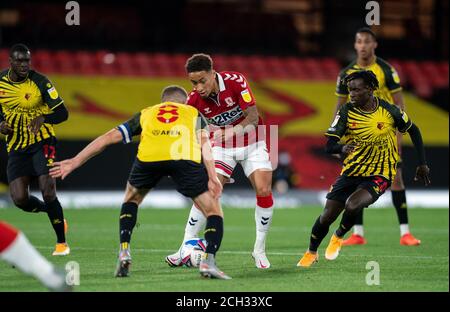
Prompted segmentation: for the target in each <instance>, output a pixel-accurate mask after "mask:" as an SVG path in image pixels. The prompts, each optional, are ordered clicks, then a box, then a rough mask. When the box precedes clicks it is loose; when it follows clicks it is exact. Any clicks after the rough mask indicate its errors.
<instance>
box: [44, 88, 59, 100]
mask: <svg viewBox="0 0 450 312" xmlns="http://www.w3.org/2000/svg"><path fill="white" fill-rule="evenodd" d="M47 92H48V94H49V95H50V98H51V99H52V100H56V99H57V98H58V91H56V89H55V87H51V88H50V89H48V90H47Z"/></svg>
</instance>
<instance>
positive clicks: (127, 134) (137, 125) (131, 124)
mask: <svg viewBox="0 0 450 312" xmlns="http://www.w3.org/2000/svg"><path fill="white" fill-rule="evenodd" d="M116 129H117V130H119V131H120V133H121V134H122V142H123V143H124V144H128V143H130V142H131V141H132V138H133V136H135V135H139V134H141V132H142V128H141V113H140V112H139V113H137V114H135V115H134V116H133V117H131V119H130V120H128V121H126V122H124V123H123V124H121V125H118V126H117V127H116Z"/></svg>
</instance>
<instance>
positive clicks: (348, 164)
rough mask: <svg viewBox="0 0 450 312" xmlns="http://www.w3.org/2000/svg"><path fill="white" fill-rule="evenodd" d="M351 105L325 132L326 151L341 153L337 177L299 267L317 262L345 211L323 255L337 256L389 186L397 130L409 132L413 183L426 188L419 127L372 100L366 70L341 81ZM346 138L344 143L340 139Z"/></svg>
mask: <svg viewBox="0 0 450 312" xmlns="http://www.w3.org/2000/svg"><path fill="white" fill-rule="evenodd" d="M345 83H346V84H347V86H348V90H349V93H350V102H349V103H347V104H345V105H344V106H342V107H341V109H340V110H339V112H338V113H337V115H336V117H335V119H334V121H333V123H332V124H331V126H330V128H328V131H327V132H326V136H327V137H328V142H327V147H326V151H327V152H328V153H330V154H335V153H338V154H341V153H343V154H345V155H346V157H345V160H344V164H343V169H342V171H341V175H340V176H339V177H338V178H337V180H336V182H335V183H334V184H333V186H332V187H331V189H330V191H329V193H328V194H327V201H326V203H325V209H324V211H323V212H322V214H321V215H320V216H319V218H317V220H316V222H315V224H314V226H313V228H312V232H311V238H310V245H309V249H308V251H307V252H306V253H305V254H304V256H303V257H302V258H301V259H300V261H299V262H298V264H297V265H298V266H302V267H309V266H311V264H313V263H314V262H316V261H317V259H318V254H317V249H318V247H319V245H320V243H321V242H322V240H323V238H324V237H325V236H326V235H327V233H328V230H329V227H330V225H331V224H332V223H333V222H334V221H335V220H336V219H337V217H338V216H339V215H340V214H341V212H342V211H344V214H343V216H342V220H341V223H340V225H339V228H338V229H337V230H336V232H335V233H334V234H333V236H332V238H331V241H330V243H329V245H328V247H327V249H326V251H325V258H326V259H328V260H334V259H336V258H337V256H338V254H339V251H340V249H341V246H342V242H343V237H344V235H345V234H346V233H347V232H348V231H349V230H350V229H351V228H352V226H353V225H354V224H355V220H356V217H357V215H358V213H359V212H360V211H361V210H362V209H363V208H364V207H368V206H369V205H371V204H373V203H374V202H375V201H376V200H377V199H378V198H379V197H380V196H381V195H382V194H383V193H384V191H385V190H386V189H387V188H388V187H389V186H390V185H391V183H392V181H393V180H394V178H395V175H396V164H397V161H398V158H399V155H398V148H397V139H396V130H398V131H400V132H401V133H406V132H408V133H409V135H410V137H411V139H412V142H413V143H414V146H415V148H416V150H417V153H418V156H419V166H418V167H417V170H416V177H415V180H418V179H421V180H423V181H424V183H425V185H428V184H430V178H429V171H430V170H429V168H428V166H427V164H426V161H425V151H424V148H423V143H422V136H421V134H420V131H419V128H417V126H416V125H414V124H413V123H412V122H411V120H410V119H409V117H408V115H406V113H405V112H404V111H402V110H400V109H399V108H398V107H397V106H395V105H391V104H390V103H388V102H386V101H384V100H382V99H380V98H377V97H376V96H374V91H375V90H377V89H378V81H377V78H376V76H375V74H374V73H373V72H371V71H364V70H363V71H357V72H354V73H351V74H349V75H348V76H347V77H346V78H345ZM344 135H345V136H346V137H347V139H346V143H345V144H344V145H343V144H339V140H340V139H341V138H342V137H343V136H344Z"/></svg>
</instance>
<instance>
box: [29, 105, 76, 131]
mask: <svg viewBox="0 0 450 312" xmlns="http://www.w3.org/2000/svg"><path fill="white" fill-rule="evenodd" d="M67 118H69V112H68V111H67V108H66V107H65V106H64V103H61V104H60V105H58V106H57V107H55V108H54V109H53V110H52V113H50V114H45V115H40V116H37V117H35V118H34V119H32V120H31V121H30V123H29V124H28V129H29V130H30V131H31V132H33V133H34V134H37V133H38V131H39V129H40V128H41V126H42V124H44V123H48V124H53V125H57V124H59V123H62V122H64V121H66V120H67Z"/></svg>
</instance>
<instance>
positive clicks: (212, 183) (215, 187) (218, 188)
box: [208, 176, 223, 199]
mask: <svg viewBox="0 0 450 312" xmlns="http://www.w3.org/2000/svg"><path fill="white" fill-rule="evenodd" d="M208 189H209V191H210V192H211V194H212V196H213V197H214V199H218V198H219V197H220V195H222V189H223V186H222V183H220V180H219V178H218V177H217V176H216V177H214V178H210V179H209V181H208Z"/></svg>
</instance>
